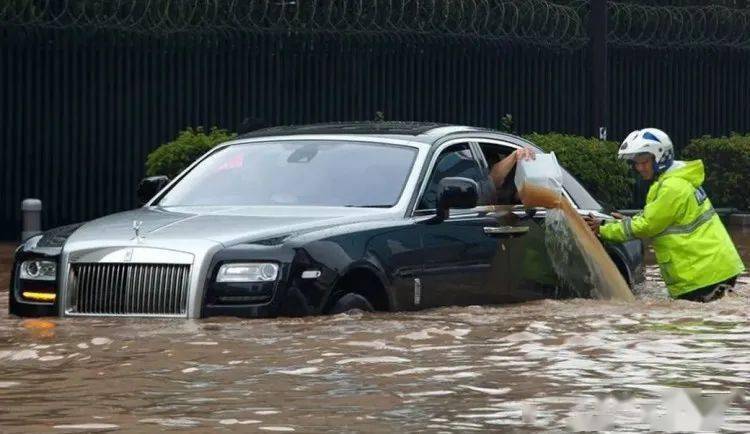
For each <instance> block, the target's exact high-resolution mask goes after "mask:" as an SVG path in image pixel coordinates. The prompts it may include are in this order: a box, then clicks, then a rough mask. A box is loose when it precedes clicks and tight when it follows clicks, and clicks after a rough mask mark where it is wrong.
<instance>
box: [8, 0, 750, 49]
mask: <svg viewBox="0 0 750 434" xmlns="http://www.w3.org/2000/svg"><path fill="white" fill-rule="evenodd" d="M589 3H590V2H589V0H0V27H21V28H26V29H78V30H95V31H97V30H103V31H114V32H123V33H135V34H143V35H150V36H170V35H198V36H201V35H224V34H237V33H240V34H241V33H249V34H267V33H271V34H285V35H294V34H298V35H318V34H328V35H333V36H336V37H347V36H349V37H357V38H381V39H383V38H384V39H389V38H390V39H397V40H407V41H414V42H418V41H419V40H429V39H441V40H442V39H445V38H448V39H460V40H465V41H469V42H471V41H486V42H501V43H514V42H521V43H529V44H537V45H543V46H547V47H556V48H564V49H578V48H581V47H583V46H584V45H586V43H587V42H588V41H589V36H588V31H587V27H588V18H589ZM664 3H666V2H662V1H653V0H648V1H647V0H640V1H637V0H631V1H609V2H608V5H609V23H608V26H609V33H608V36H607V40H608V42H609V43H610V44H612V45H613V46H619V47H649V48H732V49H749V48H750V10H749V9H747V8H745V9H738V8H732V7H730V6H728V5H729V4H731V3H732V2H731V0H725V1H723V2H719V3H720V4H709V5H706V4H703V5H695V4H697V3H699V2H698V1H695V0H681V1H679V2H678V1H677V0H672V1H671V2H670V3H678V5H674V4H666V5H665V4H664Z"/></svg>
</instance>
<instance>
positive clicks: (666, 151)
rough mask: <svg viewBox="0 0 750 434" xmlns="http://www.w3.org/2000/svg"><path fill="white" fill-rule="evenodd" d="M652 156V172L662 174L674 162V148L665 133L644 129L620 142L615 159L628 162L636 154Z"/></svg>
mask: <svg viewBox="0 0 750 434" xmlns="http://www.w3.org/2000/svg"><path fill="white" fill-rule="evenodd" d="M643 153H649V154H651V155H653V156H654V166H655V167H654V171H655V172H656V173H662V172H664V171H665V170H667V169H668V168H669V166H671V165H672V163H673V162H674V146H672V140H670V139H669V136H668V135H667V133H665V132H664V131H662V130H659V129H656V128H644V129H642V130H635V131H633V132H632V133H630V134H628V137H626V138H625V140H623V141H622V145H621V146H620V150H619V151H618V152H617V158H620V159H626V160H630V159H632V158H633V157H635V156H636V155H638V154H643Z"/></svg>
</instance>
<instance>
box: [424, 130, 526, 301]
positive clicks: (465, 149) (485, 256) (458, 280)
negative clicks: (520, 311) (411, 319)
mask: <svg viewBox="0 0 750 434" xmlns="http://www.w3.org/2000/svg"><path fill="white" fill-rule="evenodd" d="M479 158H480V157H479V156H478V155H477V153H476V149H475V147H474V146H473V145H472V144H471V143H470V142H468V141H458V142H448V143H446V144H444V145H442V146H441V148H439V149H438V151H437V152H436V153H435V155H434V156H433V159H432V165H431V168H430V170H429V172H428V175H427V176H426V178H425V182H424V184H423V186H422V190H421V194H420V197H419V198H418V200H417V202H416V206H415V213H414V214H415V217H416V218H417V222H418V223H417V225H416V228H417V230H418V231H419V233H420V237H421V239H422V248H423V261H424V262H423V267H422V270H421V272H420V276H419V282H418V283H419V285H420V286H421V303H420V304H421V307H435V306H447V305H469V304H494V303H502V302H507V301H513V300H511V299H510V298H509V296H510V294H509V291H508V289H509V287H508V284H507V281H506V278H505V277H506V276H507V274H508V256H507V247H506V241H507V239H509V237H511V236H513V234H511V233H510V232H508V227H507V226H502V225H500V224H499V221H498V217H497V215H495V213H494V208H490V207H487V206H477V207H476V208H473V209H466V210H451V212H450V215H449V216H448V218H447V219H445V220H444V221H442V222H441V223H437V224H432V223H429V219H430V218H431V217H432V216H434V215H435V209H436V207H437V200H438V184H439V182H440V180H441V179H443V178H446V177H463V178H469V179H472V180H474V181H476V182H477V184H478V185H479V188H480V192H479V193H480V204H481V205H485V204H486V203H487V201H488V195H491V194H492V190H491V184H490V182H489V178H488V173H487V171H486V169H483V168H482V166H481V164H480V160H479ZM482 202H484V203H482ZM420 218H421V221H420V220H419V219H420Z"/></svg>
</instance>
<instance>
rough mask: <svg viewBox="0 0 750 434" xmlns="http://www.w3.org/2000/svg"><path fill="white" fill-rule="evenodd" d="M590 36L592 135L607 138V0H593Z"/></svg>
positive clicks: (590, 16)
mask: <svg viewBox="0 0 750 434" xmlns="http://www.w3.org/2000/svg"><path fill="white" fill-rule="evenodd" d="M590 6H591V10H590V13H589V37H590V41H591V69H590V71H591V77H590V83H591V92H590V94H591V106H590V109H591V111H590V113H591V135H592V136H593V137H599V138H600V139H606V138H607V120H608V119H609V95H608V89H607V83H608V77H607V75H608V74H607V72H608V67H607V0H591V3H590Z"/></svg>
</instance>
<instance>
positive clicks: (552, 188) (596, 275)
mask: <svg viewBox="0 0 750 434" xmlns="http://www.w3.org/2000/svg"><path fill="white" fill-rule="evenodd" d="M549 155H550V156H551V158H544V157H545V156H546V155H545V154H541V155H538V156H537V159H536V160H533V161H523V162H520V163H519V170H518V171H517V172H516V175H517V176H516V185H517V186H518V192H519V196H520V197H521V202H523V204H524V206H526V207H527V208H533V207H543V208H547V209H548V210H549V211H548V213H547V217H546V218H547V219H550V218H555V217H557V216H556V213H560V214H561V215H562V218H561V219H560V220H562V221H563V222H564V225H565V227H566V228H565V229H566V230H565V231H564V232H565V234H566V235H569V236H570V237H571V238H572V239H573V241H574V242H573V244H574V245H575V246H576V247H577V248H578V250H579V251H580V253H581V255H582V256H583V260H584V262H585V263H586V268H587V269H588V271H589V273H590V276H589V279H588V280H589V281H590V282H591V285H592V288H591V295H592V296H593V297H596V298H601V299H607V300H624V301H632V300H633V299H634V297H633V293H632V292H631V291H630V288H629V287H628V284H627V283H626V282H625V279H624V278H623V276H622V274H620V271H619V270H618V269H617V266H615V264H614V262H612V259H611V258H610V256H609V254H607V252H606V251H605V250H604V246H602V244H601V242H600V241H599V239H597V237H596V235H594V234H593V233H592V232H591V230H590V229H589V228H588V226H587V225H586V222H585V221H584V220H583V218H581V216H580V215H579V214H578V212H577V211H576V210H575V209H574V208H573V206H572V205H571V204H570V201H568V200H566V199H565V198H563V196H562V189H561V187H560V185H561V184H562V183H561V178H562V176H561V174H560V175H558V174H559V173H560V172H559V171H560V169H559V166H557V160H556V159H555V157H554V154H549ZM540 157H542V158H540ZM535 166H536V167H535ZM544 166H547V167H544ZM550 166H552V168H551V169H550ZM554 166H556V167H554ZM554 169H557V170H556V171H555V170H554ZM555 226H556V225H547V230H548V231H552V230H554V228H555ZM559 235H561V234H550V233H547V234H546V236H547V237H550V236H559ZM550 256H554V255H550ZM552 259H553V262H554V259H555V258H552ZM556 268H558V267H556ZM556 271H558V272H562V273H564V272H565V271H566V270H564V269H563V268H562V267H560V269H558V270H556ZM560 278H561V279H562V280H563V281H565V280H566V276H564V275H563V276H560ZM568 280H569V279H568Z"/></svg>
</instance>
